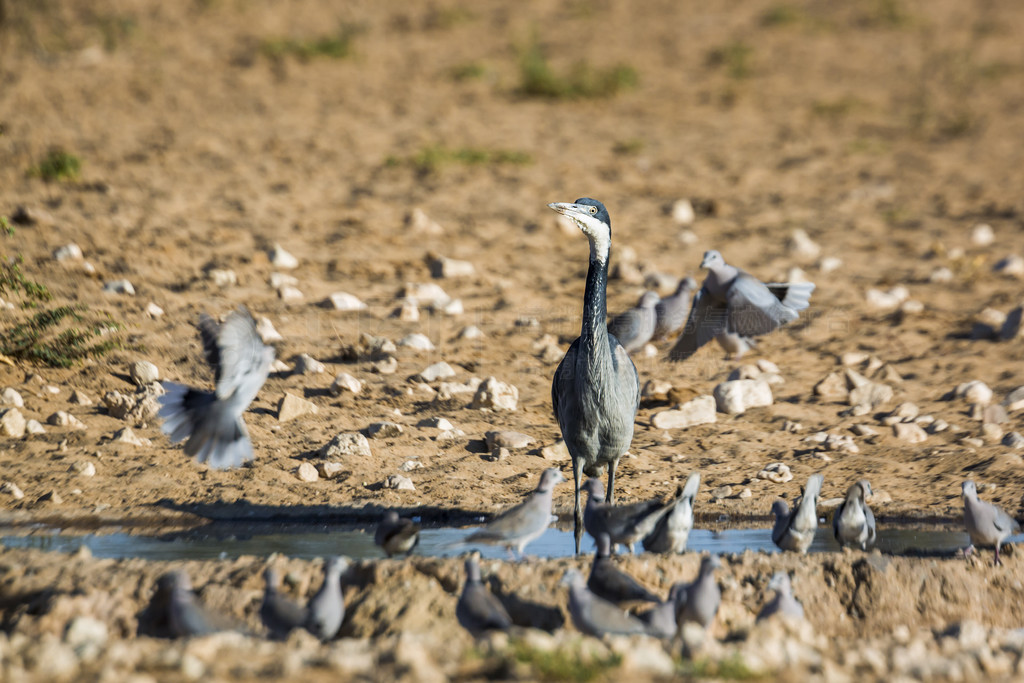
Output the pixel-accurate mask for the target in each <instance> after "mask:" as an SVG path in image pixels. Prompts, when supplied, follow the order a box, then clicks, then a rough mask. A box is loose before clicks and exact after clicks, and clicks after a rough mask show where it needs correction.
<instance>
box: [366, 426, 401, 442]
mask: <svg viewBox="0 0 1024 683" xmlns="http://www.w3.org/2000/svg"><path fill="white" fill-rule="evenodd" d="M403 431H405V429H404V428H403V427H402V425H400V424H398V423H397V422H374V423H373V424H371V425H370V426H369V427H367V428H366V436H368V437H370V438H371V439H394V438H395V437H398V436H401V435H402V432H403Z"/></svg>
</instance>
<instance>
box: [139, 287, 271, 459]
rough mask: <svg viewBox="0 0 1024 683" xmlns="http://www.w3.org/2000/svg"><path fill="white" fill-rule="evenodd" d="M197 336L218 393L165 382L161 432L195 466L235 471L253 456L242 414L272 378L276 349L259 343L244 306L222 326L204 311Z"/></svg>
mask: <svg viewBox="0 0 1024 683" xmlns="http://www.w3.org/2000/svg"><path fill="white" fill-rule="evenodd" d="M199 336H200V338H201V339H202V341H203V352H204V353H205V355H206V360H207V362H208V363H209V364H210V366H211V367H212V368H213V371H214V377H215V382H216V389H215V390H214V391H203V390H201V389H193V388H191V387H187V386H185V385H183V384H177V383H176V382H163V388H164V390H165V392H166V393H164V394H163V395H162V396H160V397H159V398H158V399H157V401H158V402H159V404H160V410H159V411H158V412H157V417H158V418H160V419H161V420H163V424H161V425H160V429H161V430H162V431H163V432H164V434H167V435H168V436H169V437H170V439H171V443H179V442H181V441H185V453H187V454H188V455H191V456H195V458H196V460H198V461H199V462H205V463H207V464H208V465H209V466H210V467H212V468H214V469H224V468H228V467H237V466H239V465H241V464H242V463H243V462H246V461H247V460H252V458H253V452H252V443H251V442H250V441H249V432H248V430H247V429H246V428H245V422H244V421H243V420H242V413H244V412H245V409H246V408H247V407H248V406H249V404H250V403H252V400H253V399H254V398H256V394H257V393H258V392H259V390H260V388H261V387H262V386H263V383H264V382H265V381H266V379H267V376H268V375H269V374H270V364H271V363H273V362H274V349H273V347H270V346H266V345H265V344H264V343H263V340H262V339H261V338H260V335H259V334H258V333H257V332H256V322H255V321H254V320H253V319H252V316H251V315H250V314H249V311H247V310H246V309H245V307H244V306H239V308H238V310H237V311H232V312H231V313H228V316H227V318H226V319H225V320H224V323H223V324H218V323H217V321H216V320H214V319H213V318H211V317H210V316H208V315H206V314H205V313H203V314H202V315H200V316H199ZM186 439H187V440H186Z"/></svg>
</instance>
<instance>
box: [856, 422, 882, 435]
mask: <svg viewBox="0 0 1024 683" xmlns="http://www.w3.org/2000/svg"><path fill="white" fill-rule="evenodd" d="M850 431H852V432H853V433H854V434H856V435H857V436H878V430H877V429H875V428H874V427H872V426H871V425H864V424H859V425H853V426H852V427H850Z"/></svg>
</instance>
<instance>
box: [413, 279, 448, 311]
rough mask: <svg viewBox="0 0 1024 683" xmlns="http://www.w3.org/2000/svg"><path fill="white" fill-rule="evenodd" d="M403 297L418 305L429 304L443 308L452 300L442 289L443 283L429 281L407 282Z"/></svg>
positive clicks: (432, 306) (431, 306) (429, 305)
mask: <svg viewBox="0 0 1024 683" xmlns="http://www.w3.org/2000/svg"><path fill="white" fill-rule="evenodd" d="M401 298H403V299H410V300H412V301H413V303H415V304H416V305H417V306H428V307H430V308H441V307H443V306H444V305H445V304H447V303H448V302H449V301H451V300H452V298H451V297H450V296H448V294H447V293H446V292H445V291H444V290H443V289H441V285H439V284H437V283H434V282H427V283H425V284H420V283H416V282H407V283H405V287H404V289H403V290H402V294H401Z"/></svg>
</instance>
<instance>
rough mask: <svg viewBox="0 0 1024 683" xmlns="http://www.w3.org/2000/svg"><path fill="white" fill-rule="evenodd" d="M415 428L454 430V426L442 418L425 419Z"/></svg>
mask: <svg viewBox="0 0 1024 683" xmlns="http://www.w3.org/2000/svg"><path fill="white" fill-rule="evenodd" d="M416 426H417V427H432V428H434V429H440V430H442V431H448V430H451V429H455V426H454V425H453V424H452V423H451V422H449V421H448V420H446V419H445V418H443V417H427V418H424V419H422V420H420V421H419V422H417V423H416Z"/></svg>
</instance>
